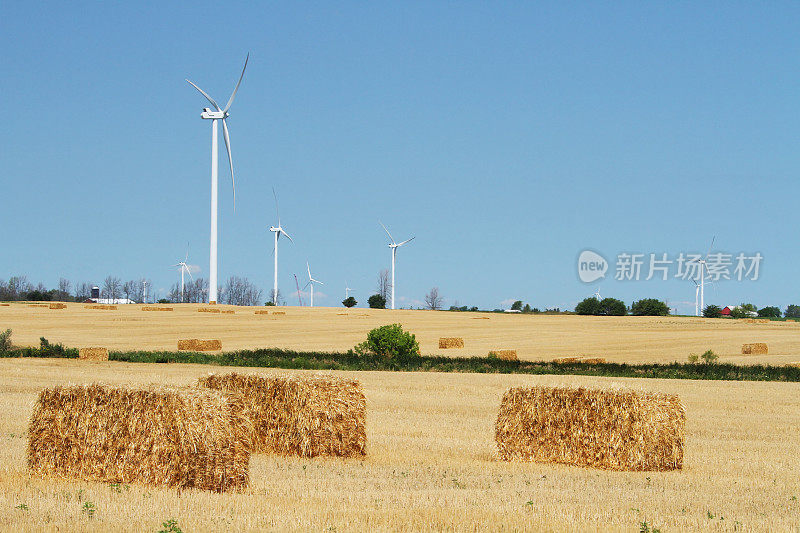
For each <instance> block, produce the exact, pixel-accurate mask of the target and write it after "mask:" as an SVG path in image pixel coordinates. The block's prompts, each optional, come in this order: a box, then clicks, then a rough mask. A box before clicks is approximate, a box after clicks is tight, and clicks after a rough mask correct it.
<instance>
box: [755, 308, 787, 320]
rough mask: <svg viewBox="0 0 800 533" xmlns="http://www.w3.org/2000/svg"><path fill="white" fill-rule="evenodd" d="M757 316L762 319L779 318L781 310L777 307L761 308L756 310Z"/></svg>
mask: <svg viewBox="0 0 800 533" xmlns="http://www.w3.org/2000/svg"><path fill="white" fill-rule="evenodd" d="M758 316H760V317H763V318H780V316H781V310H780V308H778V307H774V306H772V307H762V308H761V309H759V310H758Z"/></svg>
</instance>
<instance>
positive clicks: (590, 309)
mask: <svg viewBox="0 0 800 533" xmlns="http://www.w3.org/2000/svg"><path fill="white" fill-rule="evenodd" d="M599 311H600V300H598V299H597V298H595V297H594V296H592V297H590V298H586V299H584V300H583V301H582V302H580V303H579V304H578V305H576V306H575V312H576V313H578V314H579V315H597V314H599Z"/></svg>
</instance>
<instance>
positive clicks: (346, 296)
mask: <svg viewBox="0 0 800 533" xmlns="http://www.w3.org/2000/svg"><path fill="white" fill-rule="evenodd" d="M350 291H353V292H356V291H355V290H353V289H351V288H350V287H348V286H347V282H346V281H345V282H344V299H345V300H346V299H348V298H350Z"/></svg>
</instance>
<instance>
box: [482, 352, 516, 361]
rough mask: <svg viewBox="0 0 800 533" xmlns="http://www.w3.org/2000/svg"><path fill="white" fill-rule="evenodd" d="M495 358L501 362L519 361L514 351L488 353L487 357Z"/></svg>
mask: <svg viewBox="0 0 800 533" xmlns="http://www.w3.org/2000/svg"><path fill="white" fill-rule="evenodd" d="M492 356H494V357H497V358H498V359H502V360H503V361H519V358H518V357H517V351H516V350H492V351H491V352H489V357H492Z"/></svg>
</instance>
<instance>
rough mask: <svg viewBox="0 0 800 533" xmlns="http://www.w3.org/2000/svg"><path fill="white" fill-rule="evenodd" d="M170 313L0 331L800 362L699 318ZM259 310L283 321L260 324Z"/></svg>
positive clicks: (42, 311)
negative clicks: (399, 341)
mask: <svg viewBox="0 0 800 533" xmlns="http://www.w3.org/2000/svg"><path fill="white" fill-rule="evenodd" d="M170 307H174V311H143V310H142V306H141V305H121V306H118V309H116V310H101V309H87V308H85V307H84V305H83V304H68V307H67V308H66V309H49V308H47V307H29V306H28V305H27V304H24V303H14V304H11V305H10V306H9V307H0V328H3V329H5V328H11V329H13V331H14V333H13V338H12V340H13V342H14V343H15V344H18V345H38V343H39V337H41V336H44V337H47V339H48V340H50V342H53V343H55V342H60V343H63V344H65V345H66V346H69V347H76V348H80V347H86V346H105V347H107V348H109V349H116V350H123V349H140V350H171V351H174V350H175V349H176V348H177V343H178V340H179V339H191V338H198V339H220V340H221V341H222V346H223V349H224V350H225V351H230V350H237V349H242V348H259V347H277V348H287V349H295V350H325V351H345V350H347V349H349V348H352V347H353V346H354V345H355V344H357V343H359V342H361V341H363V340H364V339H365V338H366V334H367V332H368V331H369V330H370V329H372V328H374V327H377V326H381V325H384V324H390V323H395V322H398V323H401V324H403V326H404V328H405V329H406V330H408V331H411V332H413V333H414V334H416V335H417V339H418V340H419V341H420V347H421V349H422V352H423V353H424V354H429V355H437V354H439V355H462V356H476V355H477V356H486V355H487V354H488V352H489V351H490V350H498V349H512V350H516V351H517V354H518V356H519V358H520V359H524V360H551V359H553V358H555V357H571V356H584V357H602V358H604V359H606V360H608V361H611V362H628V363H636V362H662V363H663V362H672V361H680V362H685V361H686V360H687V357H688V356H689V354H690V353H702V352H704V351H706V350H709V349H711V350H714V351H715V352H716V353H717V354H719V355H720V356H721V357H720V360H721V361H727V362H734V363H742V364H747V363H773V364H785V363H788V362H792V361H797V360H798V359H800V323H797V322H771V323H767V324H764V323H746V322H744V321H733V320H724V319H703V318H694V317H663V318H661V317H588V316H551V315H519V314H498V313H457V312H431V311H406V310H396V311H391V310H383V309H380V310H379V309H349V310H347V309H344V308H313V309H312V308H308V307H302V308H301V307H285V308H264V307H260V308H256V307H233V306H217V307H218V308H220V309H224V310H233V311H235V313H233V314H230V313H200V312H198V309H199V308H201V307H207V306H201V305H195V304H178V305H171V306H170ZM256 310H262V311H263V310H269V311H270V313H272V312H273V311H276V310H277V311H279V312H284V313H285V314H283V315H273V314H269V315H263V314H261V315H256V314H255V311H256ZM440 337H462V338H463V339H464V343H465V346H464V348H458V349H440V348H439V338H440ZM754 342H764V343H766V344H767V345H768V346H769V355H766V356H764V355H742V354H741V347H742V344H745V343H754Z"/></svg>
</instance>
